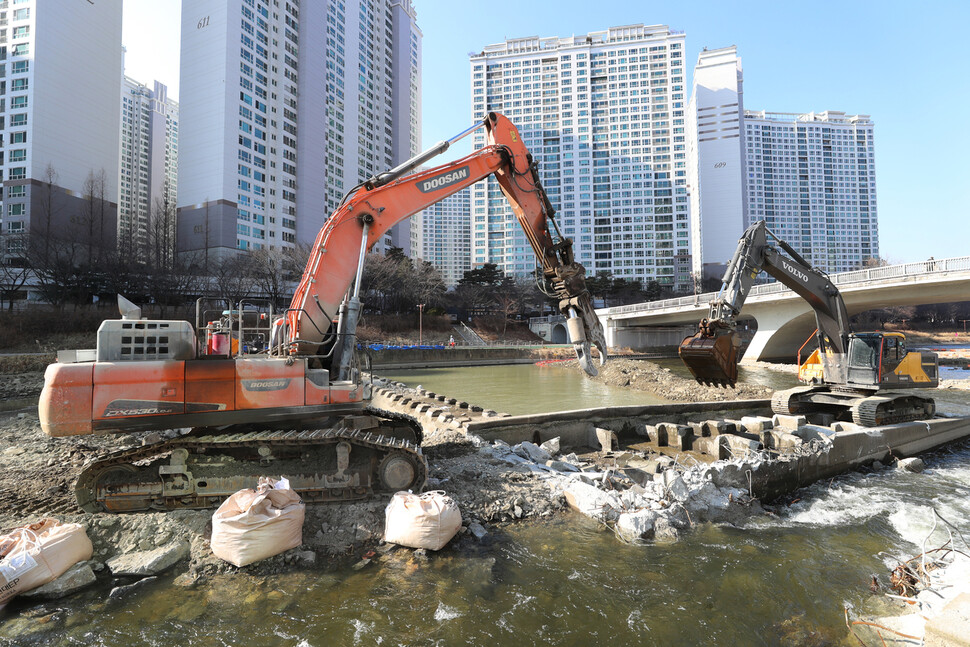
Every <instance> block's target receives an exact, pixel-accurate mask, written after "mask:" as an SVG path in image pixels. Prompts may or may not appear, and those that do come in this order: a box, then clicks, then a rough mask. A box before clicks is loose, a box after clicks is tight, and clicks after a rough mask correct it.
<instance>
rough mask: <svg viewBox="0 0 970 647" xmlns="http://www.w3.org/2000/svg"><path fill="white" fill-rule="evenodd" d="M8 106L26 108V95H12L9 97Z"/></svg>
mask: <svg viewBox="0 0 970 647" xmlns="http://www.w3.org/2000/svg"><path fill="white" fill-rule="evenodd" d="M10 107H11V108H13V109H17V108H26V107H27V95H22V96H19V97H13V98H12V99H10Z"/></svg>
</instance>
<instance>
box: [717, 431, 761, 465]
mask: <svg viewBox="0 0 970 647" xmlns="http://www.w3.org/2000/svg"><path fill="white" fill-rule="evenodd" d="M717 440H718V453H717V455H718V458H719V459H720V460H730V459H732V458H743V457H745V456H748V455H749V454H753V453H755V452H757V451H759V450H760V449H762V444H761V441H760V440H753V439H750V438H746V437H744V436H741V435H738V434H724V435H723V436H718V437H717Z"/></svg>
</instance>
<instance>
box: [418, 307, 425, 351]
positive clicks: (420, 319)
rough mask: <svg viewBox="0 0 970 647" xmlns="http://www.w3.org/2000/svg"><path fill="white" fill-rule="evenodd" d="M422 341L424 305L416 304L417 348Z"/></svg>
mask: <svg viewBox="0 0 970 647" xmlns="http://www.w3.org/2000/svg"><path fill="white" fill-rule="evenodd" d="M423 339H424V304H423V303H419V304H418V346H420V345H421V344H422V343H423Z"/></svg>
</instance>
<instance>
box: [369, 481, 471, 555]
mask: <svg viewBox="0 0 970 647" xmlns="http://www.w3.org/2000/svg"><path fill="white" fill-rule="evenodd" d="M459 528H461V512H460V511H459V510H458V505H457V504H456V503H455V502H454V501H452V499H451V497H449V496H447V495H446V494H445V493H444V492H441V491H434V492H425V493H424V494H411V493H410V492H398V493H396V494H395V495H394V496H393V497H392V498H391V502H390V503H388V504H387V509H386V510H385V511H384V541H386V542H388V543H390V544H400V545H401V546H409V547H411V548H426V549H428V550H441V549H442V548H443V547H444V546H445V544H447V543H448V542H449V541H451V538H452V537H454V536H455V534H456V533H457V532H458V529H459Z"/></svg>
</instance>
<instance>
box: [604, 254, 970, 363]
mask: <svg viewBox="0 0 970 647" xmlns="http://www.w3.org/2000/svg"><path fill="white" fill-rule="evenodd" d="M929 278H930V279H932V280H924V279H922V278H921V277H912V276H909V277H904V278H901V279H899V280H898V281H895V282H893V283H888V284H887V283H886V282H882V283H881V284H880V285H865V284H860V285H850V286H840V290H841V292H842V296H843V298H844V299H845V304H846V309H847V310H848V312H849V315H850V316H852V315H856V314H859V313H860V312H865V311H866V310H872V309H875V308H886V307H892V306H915V305H924V304H931V303H947V302H951V301H961V300H965V299H967V298H968V296H970V276H968V274H967V273H966V272H955V273H953V274H948V275H943V276H940V275H935V276H931V277H929ZM706 298H707V300H709V299H710V298H711V297H710V295H707V296H706ZM703 301H704V298H702V303H703ZM707 314H708V308H707V306H706V304H705V305H703V306H701V305H698V306H686V307H685V306H681V307H680V308H678V309H676V310H673V309H671V310H666V311H659V312H650V313H644V314H643V315H640V316H637V315H635V314H634V315H628V314H625V315H622V316H612V317H611V316H610V315H609V314H608V313H607V314H605V315H604V316H603V317H601V320H602V321H603V324H604V327H605V328H606V333H607V343H608V344H609V346H610V347H614V346H616V347H624V346H625V347H630V348H633V349H634V350H639V351H647V350H650V349H651V347H653V348H656V347H657V346H666V345H668V343H667V342H668V339H667V338H666V335H669V333H667V332H661V331H669V330H671V329H673V328H674V327H676V326H683V327H681V328H678V330H680V331H683V332H684V335H683V336H686V335H687V334H692V333H693V332H694V331H695V329H696V325H697V322H699V321H700V320H701V318H703V317H706V316H707ZM748 317H750V318H752V319H754V320H755V321H756V322H757V332H756V333H755V335H754V338H753V339H752V340H751V344H750V345H749V346H748V348H747V350H746V351H745V354H744V357H743V359H742V362H752V361H783V362H794V361H795V360H796V354H797V352H798V349H799V348H800V347H801V346H802V344H803V343H804V342H805V341H806V340H807V339H808V338H809V337H810V336H811V335H812V333H813V332H814V330H815V315H814V312H813V311H812V309H811V307H810V306H809V305H808V303H807V302H805V301H804V300H803V299H801V298H799V297H798V296H796V295H794V294H793V293H792V292H790V291H787V292H782V293H778V294H768V295H758V296H752V297H751V298H750V299H749V300H748V301H747V303H746V304H745V306H744V308H743V310H742V318H748ZM649 330H654V331H656V332H655V333H653V334H651V333H647V332H645V331H649ZM854 332H865V331H862V330H859V331H854ZM683 336H682V337H681V338H683ZM630 342H634V343H630ZM659 342H663V343H659ZM678 343H679V340H678Z"/></svg>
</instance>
